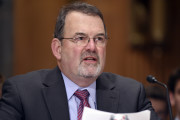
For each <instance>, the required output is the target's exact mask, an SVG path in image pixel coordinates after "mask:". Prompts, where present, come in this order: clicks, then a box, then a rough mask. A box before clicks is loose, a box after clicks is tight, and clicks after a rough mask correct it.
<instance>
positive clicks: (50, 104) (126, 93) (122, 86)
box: [0, 67, 157, 120]
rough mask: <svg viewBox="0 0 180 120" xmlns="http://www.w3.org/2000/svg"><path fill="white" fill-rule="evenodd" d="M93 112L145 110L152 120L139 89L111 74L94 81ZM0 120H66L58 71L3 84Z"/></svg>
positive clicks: (22, 77)
mask: <svg viewBox="0 0 180 120" xmlns="http://www.w3.org/2000/svg"><path fill="white" fill-rule="evenodd" d="M96 87H97V91H96V93H97V108H98V109H99V110H103V111H108V112H114V113H129V112H138V111H142V110H146V109H149V110H151V111H152V114H151V116H152V120H156V119H157V118H156V115H155V114H154V112H153V109H152V106H151V103H150V102H149V101H148V100H147V99H146V97H145V92H144V88H143V85H142V84H141V83H139V82H137V81H135V80H131V79H129V78H124V77H121V76H118V75H115V74H112V73H102V75H101V76H100V77H99V78H98V79H97V86H96ZM0 120H69V109H68V102H67V95H66V91H65V85H64V81H63V78H62V76H61V71H60V70H59V69H58V67H56V68H55V69H53V70H39V71H34V72H31V73H28V74H25V75H19V76H15V77H13V78H10V79H8V80H6V82H5V83H4V86H3V96H2V99H1V100H0Z"/></svg>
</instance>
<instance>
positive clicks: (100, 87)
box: [96, 75, 119, 113]
mask: <svg viewBox="0 0 180 120" xmlns="http://www.w3.org/2000/svg"><path fill="white" fill-rule="evenodd" d="M114 88H115V84H114V83H112V82H111V80H107V79H105V78H103V77H102V75H101V76H100V77H99V78H98V79H97V85H96V94H97V109H98V110H102V111H107V112H113V113H117V111H118V104H117V103H118V99H119V92H118V91H115V90H114Z"/></svg>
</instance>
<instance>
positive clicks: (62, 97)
mask: <svg viewBox="0 0 180 120" xmlns="http://www.w3.org/2000/svg"><path fill="white" fill-rule="evenodd" d="M43 84H44V88H43V89H42V91H43V94H44V98H45V101H46V104H47V107H48V109H49V112H50V114H51V118H52V120H60V119H63V120H69V109H68V100H67V95H66V91H65V85H64V81H63V78H62V75H61V72H60V70H59V68H58V67H56V68H55V69H54V70H53V71H51V72H50V73H49V74H48V75H47V77H46V78H45V81H44V83H43Z"/></svg>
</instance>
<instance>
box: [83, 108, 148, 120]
mask: <svg viewBox="0 0 180 120" xmlns="http://www.w3.org/2000/svg"><path fill="white" fill-rule="evenodd" d="M150 113H151V112H150V111H149V110H145V111H141V112H136V113H110V112H103V111H100V110H95V109H91V108H88V107H85V108H84V112H83V116H82V120H150Z"/></svg>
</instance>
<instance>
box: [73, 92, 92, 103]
mask: <svg viewBox="0 0 180 120" xmlns="http://www.w3.org/2000/svg"><path fill="white" fill-rule="evenodd" d="M74 95H75V96H76V97H77V98H79V99H80V100H82V101H84V100H86V99H88V97H89V92H88V91H87V90H86V89H85V90H77V91H76V92H75V93H74Z"/></svg>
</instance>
